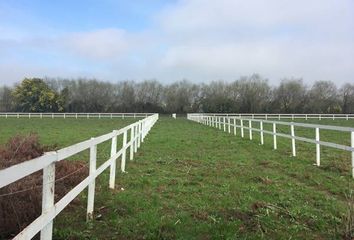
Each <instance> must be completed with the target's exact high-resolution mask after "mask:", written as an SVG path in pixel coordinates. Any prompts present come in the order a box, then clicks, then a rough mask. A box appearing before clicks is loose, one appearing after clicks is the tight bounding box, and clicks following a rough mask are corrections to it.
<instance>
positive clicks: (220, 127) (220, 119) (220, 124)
mask: <svg viewBox="0 0 354 240" xmlns="http://www.w3.org/2000/svg"><path fill="white" fill-rule="evenodd" d="M219 129H220V130H221V117H219Z"/></svg>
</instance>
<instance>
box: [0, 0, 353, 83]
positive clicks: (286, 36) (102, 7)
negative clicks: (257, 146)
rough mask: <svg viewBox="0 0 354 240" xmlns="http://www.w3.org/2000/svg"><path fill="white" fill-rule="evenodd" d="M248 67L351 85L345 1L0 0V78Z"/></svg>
mask: <svg viewBox="0 0 354 240" xmlns="http://www.w3.org/2000/svg"><path fill="white" fill-rule="evenodd" d="M253 73H258V74H260V75H261V76H263V77H265V78H267V79H269V82H270V83H271V84H278V83H279V82H280V80H281V79H283V78H292V77H293V78H302V79H303V80H304V82H306V83H313V82H314V81H317V80H331V81H334V82H335V83H337V84H338V85H341V84H344V83H346V82H349V83H354V1H353V0H296V1H294V0H267V1H265V0H247V1H245V0H150V1H148V0H135V1H120V0H75V1H73V0H52V1H44V0H31V1H30V0H8V1H5V0H0V85H4V84H6V85H12V84H14V83H16V82H19V81H21V80H22V79H23V78H25V77H59V78H80V77H81V78H83V77H85V78H96V79H99V80H104V81H111V82H116V81H123V80H135V81H142V80H146V79H157V80H159V81H160V82H163V83H171V82H173V81H176V80H181V79H188V80H190V81H192V82H197V83H200V82H210V81H213V80H224V81H233V80H236V79H238V78H239V77H240V76H247V75H251V74H253Z"/></svg>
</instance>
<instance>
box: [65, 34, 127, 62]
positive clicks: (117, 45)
mask: <svg viewBox="0 0 354 240" xmlns="http://www.w3.org/2000/svg"><path fill="white" fill-rule="evenodd" d="M130 40H131V39H130V37H129V36H128V33H127V32H126V31H125V30H122V29H113V28H110V29H100V30H97V31H90V32H80V33H72V34H69V35H68V36H65V37H63V38H62V39H61V41H63V45H64V46H66V47H67V48H68V49H69V50H70V51H72V52H74V53H76V54H79V55H81V56H83V57H88V58H93V59H111V58H115V57H117V56H120V55H121V54H123V53H126V52H127V51H128V50H129V49H130V48H131V47H132V43H131V41H130Z"/></svg>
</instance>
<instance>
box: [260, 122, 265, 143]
mask: <svg viewBox="0 0 354 240" xmlns="http://www.w3.org/2000/svg"><path fill="white" fill-rule="evenodd" d="M259 126H260V130H261V144H262V145H263V144H264V137H263V121H260V122H259Z"/></svg>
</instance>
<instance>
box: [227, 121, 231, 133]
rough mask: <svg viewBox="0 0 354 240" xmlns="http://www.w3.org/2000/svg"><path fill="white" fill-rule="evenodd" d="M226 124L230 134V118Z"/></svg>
mask: <svg viewBox="0 0 354 240" xmlns="http://www.w3.org/2000/svg"><path fill="white" fill-rule="evenodd" d="M227 124H228V125H229V126H228V130H229V133H231V124H230V117H228V118H227Z"/></svg>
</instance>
